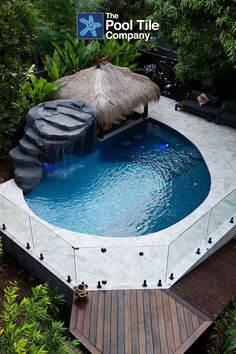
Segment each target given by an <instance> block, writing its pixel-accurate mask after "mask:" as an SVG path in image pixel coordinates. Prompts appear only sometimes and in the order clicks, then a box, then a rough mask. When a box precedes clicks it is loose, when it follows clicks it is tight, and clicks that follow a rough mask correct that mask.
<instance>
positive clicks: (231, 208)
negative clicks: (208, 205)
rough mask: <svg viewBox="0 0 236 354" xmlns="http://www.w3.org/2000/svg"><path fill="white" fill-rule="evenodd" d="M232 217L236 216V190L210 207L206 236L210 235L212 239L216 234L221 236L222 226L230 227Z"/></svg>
mask: <svg viewBox="0 0 236 354" xmlns="http://www.w3.org/2000/svg"><path fill="white" fill-rule="evenodd" d="M232 217H234V219H235V217H236V190H234V191H233V192H232V193H230V194H229V195H228V196H227V197H226V198H225V199H223V200H222V201H221V202H220V203H218V204H217V205H216V206H215V207H214V208H212V209H211V211H210V218H209V226H208V231H207V237H212V238H213V240H214V238H217V235H219V236H220V237H221V236H222V232H221V231H222V227H223V228H224V229H226V230H227V229H231V228H232V224H233V223H230V221H231V222H232V221H233V220H231V218H232ZM235 221H236V220H234V222H235Z"/></svg>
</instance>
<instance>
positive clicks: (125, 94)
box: [56, 63, 160, 126]
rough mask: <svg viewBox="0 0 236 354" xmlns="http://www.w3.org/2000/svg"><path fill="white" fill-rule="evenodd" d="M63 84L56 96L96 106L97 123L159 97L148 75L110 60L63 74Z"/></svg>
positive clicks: (108, 122)
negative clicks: (68, 74) (140, 73)
mask: <svg viewBox="0 0 236 354" xmlns="http://www.w3.org/2000/svg"><path fill="white" fill-rule="evenodd" d="M59 81H64V82H66V84H65V85H64V86H63V88H62V89H61V90H59V91H58V92H57V93H56V98H64V99H65V98H68V99H76V100H78V99H79V100H83V101H85V102H87V103H88V104H90V105H91V106H93V107H95V108H96V112H97V120H98V123H99V125H101V126H109V125H111V124H112V122H115V121H117V120H120V119H121V117H122V116H124V115H128V114H131V113H132V112H133V111H134V109H135V108H136V107H137V106H139V105H140V104H144V105H145V104H147V103H148V102H150V101H156V100H159V97H160V90H159V87H158V86H157V85H156V84H154V83H153V82H152V81H151V80H150V79H149V78H147V77H146V76H143V75H139V74H135V73H133V72H132V71H131V70H129V69H127V68H124V67H119V66H115V65H112V64H110V63H107V64H105V65H104V64H102V63H99V64H98V65H94V66H92V67H91V68H89V69H85V70H81V71H79V72H78V73H76V74H73V75H70V76H66V77H63V78H61V79H59V80H58V81H57V82H59Z"/></svg>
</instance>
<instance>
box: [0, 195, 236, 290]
mask: <svg viewBox="0 0 236 354" xmlns="http://www.w3.org/2000/svg"><path fill="white" fill-rule="evenodd" d="M235 222H236V189H235V190H233V191H232V192H231V193H230V194H229V195H227V196H226V197H225V198H224V199H223V200H221V201H220V202H219V203H218V204H217V205H216V206H214V207H213V208H212V209H211V210H209V211H208V212H207V213H206V214H204V215H203V216H202V217H201V218H200V219H198V220H197V221H196V222H195V223H194V224H192V225H191V226H190V227H189V228H188V229H187V230H185V231H184V232H183V233H182V234H181V235H180V236H179V237H177V238H176V239H175V240H173V241H172V242H171V243H170V244H169V245H156V246H148V245H146V246H145V245H142V246H117V247H115V246H114V247H110V246H109V247H104V248H100V247H75V246H74V245H73V244H71V243H69V242H67V241H66V240H64V239H63V238H62V237H61V236H60V235H58V234H57V233H55V232H54V231H52V230H50V229H49V228H48V227H47V226H46V225H45V224H43V223H42V222H40V221H39V220H37V219H36V218H35V217H33V216H31V215H29V214H28V213H27V212H26V211H23V210H22V209H20V208H19V207H18V206H16V205H15V204H14V203H13V202H11V201H10V200H8V199H7V198H6V197H4V196H2V195H0V226H1V229H2V231H3V232H4V231H5V233H6V234H7V235H8V236H9V237H10V238H11V239H12V240H13V241H14V242H16V243H17V244H18V245H19V246H20V247H21V248H23V249H25V250H26V251H27V252H28V253H30V254H31V255H32V256H33V257H34V258H36V259H38V260H39V261H41V262H42V263H43V264H44V265H45V267H47V268H48V269H49V270H50V271H51V272H52V273H54V274H55V275H56V276H57V277H59V278H60V279H61V280H63V281H64V282H68V285H71V286H74V285H75V284H78V283H80V282H82V281H84V282H85V283H87V284H89V288H90V289H100V288H102V289H103V290H105V289H117V288H124V289H125V288H127V289H128V288H135V287H138V288H139V287H148V288H156V287H169V286H170V285H171V284H172V283H173V282H174V281H175V280H176V279H178V278H179V277H180V276H182V275H183V274H184V273H185V272H187V271H188V270H189V269H190V268H191V267H192V266H193V265H194V264H195V263H196V262H198V260H199V259H200V258H201V256H203V255H206V254H207V252H209V251H210V250H211V248H212V247H213V246H214V245H215V244H216V243H217V242H218V241H219V240H220V239H221V238H222V237H223V236H225V235H226V234H227V233H228V232H229V231H230V230H231V229H232V228H233V227H234V225H235ZM144 237H145V236H143V237H142V238H144ZM157 237H158V236H157ZM104 244H105V239H104ZM118 249H119V252H118ZM121 249H122V252H121V251H120V250H121Z"/></svg>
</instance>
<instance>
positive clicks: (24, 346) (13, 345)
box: [0, 284, 70, 354]
mask: <svg viewBox="0 0 236 354" xmlns="http://www.w3.org/2000/svg"><path fill="white" fill-rule="evenodd" d="M18 291H19V288H18V287H17V285H16V284H11V285H10V286H8V287H7V288H6V289H5V294H4V301H3V310H2V312H1V314H0V317H1V323H2V327H0V348H1V350H0V352H1V353H4V354H11V353H14V354H15V353H22V354H35V353H38V354H46V353H50V354H51V353H57V354H64V353H70V351H69V349H68V346H67V345H66V337H65V335H64V333H65V328H64V327H63V323H62V322H60V321H55V320H53V318H52V314H53V313H55V311H58V305H59V304H61V303H62V302H63V296H62V295H59V294H58V293H55V291H53V292H52V291H51V290H50V289H49V288H48V286H46V285H38V286H36V287H35V288H32V295H31V297H25V298H24V299H23V300H21V301H19V300H18Z"/></svg>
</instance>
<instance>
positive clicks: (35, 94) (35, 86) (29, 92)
mask: <svg viewBox="0 0 236 354" xmlns="http://www.w3.org/2000/svg"><path fill="white" fill-rule="evenodd" d="M33 67H34V66H32V67H31V68H30V69H29V71H28V75H27V80H25V81H24V82H22V83H20V90H19V99H18V100H17V101H16V102H15V103H14V107H15V108H17V109H18V111H19V112H21V114H22V115H23V114H24V115H26V114H27V112H28V110H29V109H30V108H32V107H34V106H36V105H37V104H39V103H40V102H45V101H49V100H50V99H53V94H54V93H55V92H56V91H58V90H59V89H60V88H61V87H62V86H63V85H64V83H63V82H61V83H58V84H56V83H53V82H48V81H47V80H46V79H44V78H42V77H40V78H37V77H36V76H35V75H33V71H32V70H33Z"/></svg>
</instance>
